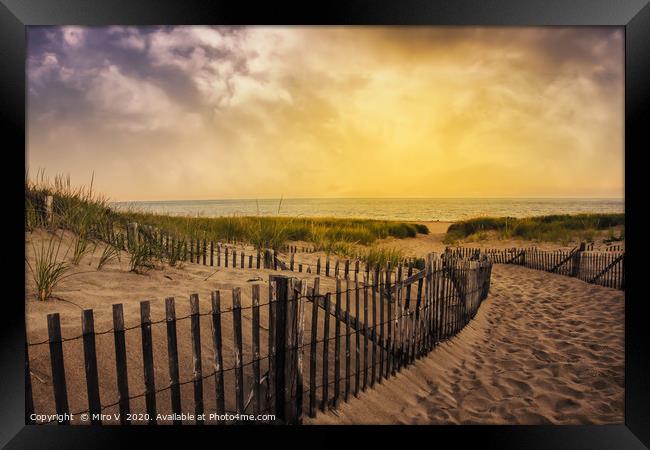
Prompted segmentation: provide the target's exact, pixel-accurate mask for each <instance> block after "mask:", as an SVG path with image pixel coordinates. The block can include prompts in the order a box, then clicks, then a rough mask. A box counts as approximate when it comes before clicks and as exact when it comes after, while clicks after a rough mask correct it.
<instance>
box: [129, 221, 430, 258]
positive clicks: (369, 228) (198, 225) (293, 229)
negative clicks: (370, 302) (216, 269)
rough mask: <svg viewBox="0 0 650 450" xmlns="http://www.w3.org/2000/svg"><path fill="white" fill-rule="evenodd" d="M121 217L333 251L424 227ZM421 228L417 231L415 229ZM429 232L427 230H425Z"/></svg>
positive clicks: (204, 235) (211, 235) (203, 234)
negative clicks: (309, 243) (310, 243)
mask: <svg viewBox="0 0 650 450" xmlns="http://www.w3.org/2000/svg"><path fill="white" fill-rule="evenodd" d="M119 214H120V217H121V219H122V220H124V221H125V223H126V222H138V223H141V224H147V225H153V226H154V227H156V228H160V229H163V230H167V231H168V232H170V233H173V234H178V235H183V236H188V237H191V238H194V239H207V240H214V241H217V240H225V241H229V242H247V243H250V244H252V245H254V246H255V247H257V248H260V249H262V248H272V249H279V248H280V247H282V245H283V244H284V243H285V242H286V241H289V240H291V241H307V242H312V243H314V245H315V247H316V249H317V250H323V251H327V252H329V251H335V250H336V249H337V248H338V247H341V246H346V245H350V244H362V245H369V244H372V243H373V242H374V241H375V240H377V239H383V238H387V237H389V236H392V237H395V238H398V239H402V238H407V237H415V236H416V235H417V233H418V232H423V230H425V229H426V227H425V226H423V225H416V224H411V223H406V222H393V221H387V220H368V219H341V218H308V217H279V216H228V217H213V218H205V217H178V216H165V215H161V214H153V213H146V212H135V211H123V212H119ZM418 230H420V231H418ZM426 232H428V229H426Z"/></svg>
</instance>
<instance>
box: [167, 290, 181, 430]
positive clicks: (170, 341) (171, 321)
mask: <svg viewBox="0 0 650 450" xmlns="http://www.w3.org/2000/svg"><path fill="white" fill-rule="evenodd" d="M165 319H166V322H167V355H168V359H169V385H170V395H171V403H172V413H175V414H179V415H180V414H181V412H182V410H181V388H180V386H179V384H178V382H179V375H178V345H177V340H176V307H175V304H174V298H173V297H167V298H166V299H165ZM173 422H174V425H181V424H182V421H181V420H180V419H174V421H173Z"/></svg>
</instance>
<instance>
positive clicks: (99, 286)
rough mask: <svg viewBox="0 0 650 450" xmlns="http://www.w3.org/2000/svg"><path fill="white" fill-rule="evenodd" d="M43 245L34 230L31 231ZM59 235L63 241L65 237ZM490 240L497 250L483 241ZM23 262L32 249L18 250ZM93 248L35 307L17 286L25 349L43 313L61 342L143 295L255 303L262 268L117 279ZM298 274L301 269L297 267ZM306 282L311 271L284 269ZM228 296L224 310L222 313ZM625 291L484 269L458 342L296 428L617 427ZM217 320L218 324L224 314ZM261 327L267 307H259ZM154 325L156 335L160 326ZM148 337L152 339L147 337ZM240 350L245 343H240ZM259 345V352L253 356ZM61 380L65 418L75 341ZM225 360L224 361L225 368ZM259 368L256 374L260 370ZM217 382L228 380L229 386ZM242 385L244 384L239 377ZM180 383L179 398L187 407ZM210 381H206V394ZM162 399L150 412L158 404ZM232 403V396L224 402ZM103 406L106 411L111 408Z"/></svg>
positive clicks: (40, 370) (76, 396)
mask: <svg viewBox="0 0 650 450" xmlns="http://www.w3.org/2000/svg"><path fill="white" fill-rule="evenodd" d="M444 229H446V228H445V225H440V229H439V230H435V231H434V230H432V233H431V234H430V235H426V236H423V235H420V236H418V238H416V239H404V240H400V241H396V242H397V243H399V244H401V246H403V247H404V246H407V247H409V248H411V249H412V250H413V251H416V252H421V253H422V254H426V253H427V252H429V251H432V250H437V249H438V248H439V247H442V248H444V246H443V244H442V243H441V242H440V239H441V236H442V233H444ZM32 237H33V238H35V239H36V240H42V239H44V237H45V235H44V234H43V233H42V232H37V233H35V234H34V236H32ZM68 239H69V237H67V238H66V241H67V240H68ZM493 244H496V243H493ZM27 251H28V255H29V257H30V259H33V248H32V246H31V245H28V247H27ZM100 252H101V246H100V248H98V249H97V250H96V251H95V252H94V254H91V255H87V256H86V257H84V258H83V259H82V262H81V263H80V265H79V266H78V267H75V268H74V269H73V272H75V273H77V275H75V276H72V277H69V278H67V279H65V280H64V281H63V282H62V283H61V285H60V286H59V287H58V288H57V289H56V291H55V299H52V300H49V301H47V302H38V301H35V300H34V297H35V294H34V286H33V282H32V280H31V277H30V276H28V278H27V283H26V291H27V292H26V294H27V295H26V309H25V313H26V320H27V335H28V339H29V341H30V342H38V341H41V340H43V339H46V338H47V326H46V315H47V314H48V313H50V312H59V313H60V314H61V325H62V332H63V336H64V337H71V336H76V335H78V334H79V333H80V331H81V330H80V321H79V318H80V310H81V309H83V308H92V309H93V310H94V311H95V327H96V330H108V329H110V328H111V326H112V311H111V309H112V306H111V305H112V304H113V303H118V302H121V303H123V304H124V313H125V321H126V324H127V326H133V325H137V324H138V322H139V302H140V300H143V299H151V310H152V311H151V313H152V320H154V321H155V320H160V319H162V318H164V298H165V297H166V296H170V295H173V296H176V297H177V299H178V302H177V315H178V316H179V317H181V316H184V315H186V314H188V313H189V305H188V301H187V298H188V296H189V294H190V293H192V292H197V293H199V294H200V296H201V299H202V302H201V311H202V312H208V311H209V307H210V306H209V305H210V302H209V296H210V291H212V290H214V289H222V290H225V291H229V290H230V289H231V288H233V287H236V286H239V287H242V304H243V305H244V306H248V305H250V303H251V299H250V285H251V284H253V283H255V284H260V285H261V287H262V298H266V297H265V296H266V295H267V293H266V285H267V280H268V276H269V275H270V274H271V273H272V271H269V270H261V271H257V270H255V269H239V268H238V269H233V268H216V267H205V266H200V265H196V264H186V265H184V266H183V267H182V268H178V267H177V268H170V267H165V268H164V269H163V270H152V271H149V272H148V273H147V274H146V275H138V274H134V273H129V272H128V256H127V255H126V254H125V253H122V257H121V260H120V261H113V262H111V263H109V264H108V265H107V266H106V267H105V268H103V269H102V270H101V271H96V270H95V266H96V264H97V258H98V257H99V254H100ZM318 256H321V257H322V256H323V255H322V254H319V253H311V254H298V255H297V260H299V261H301V262H305V263H309V264H313V263H315V261H316V258H317V257H318ZM305 270H306V269H305ZM294 275H298V276H299V277H300V278H303V279H305V278H306V279H309V280H311V279H313V276H314V275H313V274H308V273H304V272H303V273H302V274H295V273H294ZM321 288H322V292H323V291H333V290H334V282H333V279H332V278H327V277H322V278H321ZM229 301H230V297H229V294H227V295H226V298H225V299H224V307H228V306H230V304H229ZM249 316H250V312H249V311H245V312H244V314H243V319H244V329H245V330H244V331H245V335H246V336H249V335H250V317H249ZM623 319H624V293H623V292H621V291H615V290H612V289H608V288H604V287H601V286H596V285H590V284H586V283H584V282H582V281H579V280H576V279H573V278H568V277H564V276H559V275H553V274H549V273H545V272H539V271H535V270H530V269H525V268H522V267H519V266H504V265H497V266H495V267H494V270H493V281H492V287H491V291H490V296H489V297H488V299H487V300H486V301H485V302H484V304H483V305H482V306H481V308H480V310H479V313H478V314H477V316H476V318H475V319H474V320H473V321H472V322H471V323H470V324H469V325H468V326H467V327H466V329H464V330H463V331H462V332H461V333H460V334H459V335H458V336H456V337H454V338H453V339H452V340H450V341H449V342H446V343H443V344H441V345H440V346H439V347H438V348H436V349H435V350H434V351H433V352H432V353H431V354H430V355H429V356H428V357H427V358H424V359H422V360H420V361H418V362H417V363H416V364H415V365H414V366H411V367H410V368H408V369H404V370H402V373H400V374H399V375H398V376H397V377H396V378H394V379H391V380H388V381H384V382H383V383H382V385H381V386H378V387H377V388H376V389H374V390H368V391H367V392H366V393H363V394H361V397H360V398H359V399H355V400H352V401H351V402H350V403H349V404H342V405H341V408H340V409H339V410H338V411H336V412H334V411H333V412H329V413H326V414H323V413H319V415H318V417H317V418H316V419H308V420H307V423H331V424H338V423H384V424H394V423H405V424H430V423H441V424H444V423H482V424H496V423H501V424H506V423H507V424H513V423H527V424H538V423H558V424H587V423H596V424H600V423H621V422H622V421H623V379H624V378H623V374H624V359H623V358H624V354H623V343H624V320H623ZM224 320H225V319H224ZM261 320H262V324H265V323H266V320H267V317H266V309H263V310H262V317H261ZM202 322H203V323H202V325H201V328H202V332H203V334H204V337H203V339H202V341H203V343H204V346H205V347H206V348H205V351H204V355H203V356H204V359H205V360H204V367H205V368H206V370H209V368H210V367H211V364H212V362H211V361H210V355H211V354H212V353H211V350H210V348H209V346H210V335H209V333H210V323H209V318H208V317H204V320H202ZM224 326H225V327H227V328H228V329H227V330H225V331H224V336H225V340H224V345H225V346H226V347H225V348H226V350H227V351H226V353H227V354H230V353H231V350H232V340H231V337H232V330H231V329H230V328H229V327H230V325H228V324H225V325H224ZM161 327H162V328H161ZM163 332H164V326H163V325H159V326H157V327H156V326H155V327H154V335H155V336H154V338H155V339H154V341H155V349H154V354H155V361H154V364H155V367H156V374H157V375H156V377H157V380H159V381H158V382H159V383H162V385H165V384H166V383H167V382H168V379H169V378H168V373H167V360H166V355H167V353H166V352H167V349H166V342H165V340H164V337H163V335H162V334H160V333H163ZM156 333H159V335H157V337H156ZM178 333H179V354H180V355H181V359H182V361H181V377H180V378H181V379H182V380H186V379H190V378H191V376H192V373H191V367H192V366H191V361H190V355H191V349H190V347H189V344H190V339H189V325H188V323H187V321H185V322H183V323H181V324H179V330H178ZM127 341H128V342H127V347H128V348H130V349H136V351H134V352H130V353H129V384H130V386H131V389H132V391H133V392H136V393H138V392H141V391H142V390H143V387H142V374H141V367H142V361H141V356H140V353H139V350H138V349H139V348H140V337H139V332H138V331H137V330H136V331H134V332H132V333H130V334H129V335H128V336H127ZM244 345H245V349H244V350H245V354H250V343H249V342H248V341H245V342H244ZM264 345H265V344H264V342H263V343H262V348H263V349H264V348H265V347H264ZM97 351H98V354H99V355H100V358H99V362H98V364H99V372H100V380H101V381H100V385H101V386H100V389H101V398H102V401H103V402H104V403H106V402H110V401H112V400H114V399H115V398H117V393H116V391H115V383H114V370H115V369H114V367H115V365H114V350H113V337H112V334H104V335H101V336H98V338H97ZM65 352H66V355H67V356H66V358H67V359H66V376H67V377H68V381H69V386H80V387H81V388H80V389H70V393H69V402H70V408H71V410H73V411H78V410H83V409H84V408H86V406H87V403H86V394H85V388H84V386H85V381H84V378H83V377H84V370H83V358H82V355H83V353H82V348H81V342H80V341H71V342H69V343H66V344H65ZM30 360H31V369H32V373H33V389H34V399H35V406H36V409H37V411H51V410H53V403H52V402H53V398H52V386H51V380H50V368H49V353H48V348H47V345H42V346H37V347H31V348H30ZM225 363H226V365H228V364H232V361H230V360H228V361H226V362H225ZM262 370H264V367H262ZM231 378H232V377H230V376H229V377H227V380H226V381H227V383H232V380H231ZM246 383H249V381H246ZM191 389H192V386H191V384H187V385H185V386H184V387H183V390H182V395H183V398H184V399H188V400H184V401H186V402H187V403H186V404H187V405H188V406H189V405H191V403H190V402H191V400H190V399H191V398H192V392H191ZM213 389H214V388H213V385H212V384H211V380H210V379H206V382H205V392H212V391H213ZM166 395H167V394H165V393H163V394H162V397H161V401H160V403H159V408H160V410H161V412H164V410H165V408H168V398H167V397H166ZM230 400H232V399H230ZM212 401H213V399H212V396H209V395H207V396H206V405H205V406H206V410H208V409H209V408H212V404H211V403H210V402H212ZM132 408H133V409H134V410H143V408H144V405H143V401H142V399H138V400H135V401H133V402H132ZM115 410H116V408H109V409H108V410H107V412H114V411H115Z"/></svg>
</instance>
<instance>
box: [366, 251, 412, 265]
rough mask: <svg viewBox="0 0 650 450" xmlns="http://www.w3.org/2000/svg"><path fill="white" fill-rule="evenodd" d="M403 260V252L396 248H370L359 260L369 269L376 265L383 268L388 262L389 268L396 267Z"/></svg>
mask: <svg viewBox="0 0 650 450" xmlns="http://www.w3.org/2000/svg"><path fill="white" fill-rule="evenodd" d="M404 259H405V255H404V252H402V251H401V250H400V249H398V248H376V247H371V248H370V249H368V251H367V253H366V254H365V255H361V260H362V261H364V262H365V263H366V264H368V265H369V266H370V267H375V266H376V265H377V264H379V266H380V267H385V266H386V263H388V262H390V265H391V267H397V265H398V264H399V263H400V262H403V261H404Z"/></svg>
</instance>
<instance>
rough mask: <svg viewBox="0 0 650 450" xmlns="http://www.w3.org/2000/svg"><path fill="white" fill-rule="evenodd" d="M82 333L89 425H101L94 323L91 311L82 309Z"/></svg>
mask: <svg viewBox="0 0 650 450" xmlns="http://www.w3.org/2000/svg"><path fill="white" fill-rule="evenodd" d="M81 327H82V332H83V346H84V362H85V364H84V365H85V368H86V390H87V393H88V412H89V413H90V423H91V424H92V425H101V424H102V421H101V419H100V418H99V415H100V413H101V401H100V399H99V380H98V378H97V356H96V353H95V322H94V320H93V310H92V309H84V310H83V312H82V313H81Z"/></svg>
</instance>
